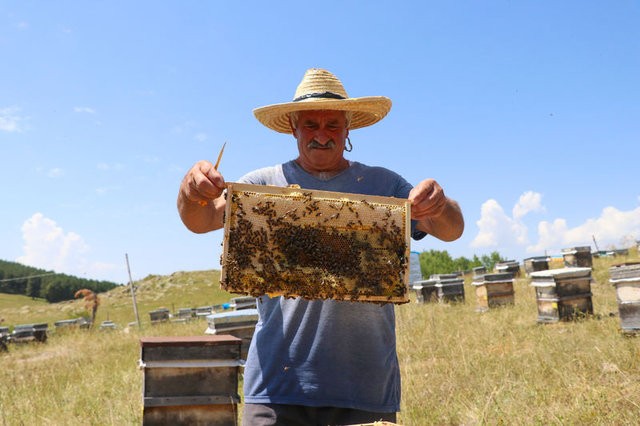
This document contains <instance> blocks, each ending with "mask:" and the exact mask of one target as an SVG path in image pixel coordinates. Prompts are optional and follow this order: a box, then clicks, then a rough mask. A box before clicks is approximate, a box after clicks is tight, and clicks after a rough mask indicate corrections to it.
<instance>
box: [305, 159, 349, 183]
mask: <svg viewBox="0 0 640 426" xmlns="http://www.w3.org/2000/svg"><path fill="white" fill-rule="evenodd" d="M295 163H296V164H297V165H298V166H299V167H300V168H301V169H302V170H304V171H305V172H307V173H309V174H310V175H311V176H313V177H315V178H317V179H320V180H329V179H331V178H332V177H334V176H337V175H339V174H340V173H342V172H343V171H345V170H346V169H348V168H349V166H350V165H351V162H350V161H348V160H346V159H344V161H342V162H341V164H340V167H337V168H335V169H331V170H319V169H310V168H306V167H304V165H303V164H302V162H301V161H300V160H299V159H296V160H295Z"/></svg>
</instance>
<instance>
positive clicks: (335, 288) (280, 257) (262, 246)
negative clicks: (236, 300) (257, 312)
mask: <svg viewBox="0 0 640 426" xmlns="http://www.w3.org/2000/svg"><path fill="white" fill-rule="evenodd" d="M410 228H411V227H410V212H409V202H408V201H407V200H405V199H399V198H392V197H378V196H370V195H359V194H347V193H339V192H327V191H311V190H305V189H300V188H281V187H274V186H264V185H248V184H238V183H230V184H228V188H227V206H226V211H225V225H224V241H223V246H224V247H223V255H222V260H221V263H222V271H221V274H220V282H221V284H222V287H223V288H224V289H225V290H228V291H230V292H232V293H239V294H248V295H251V296H261V295H264V294H268V295H269V296H272V297H273V296H285V297H302V298H306V299H335V300H352V301H360V302H373V303H406V302H408V301H409V299H408V297H407V287H408V286H407V282H408V277H409V273H408V266H409V252H410V250H409V248H410V240H409V238H410Z"/></svg>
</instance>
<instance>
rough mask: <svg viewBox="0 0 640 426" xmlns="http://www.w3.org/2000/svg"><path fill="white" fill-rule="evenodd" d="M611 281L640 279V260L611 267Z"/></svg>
mask: <svg viewBox="0 0 640 426" xmlns="http://www.w3.org/2000/svg"><path fill="white" fill-rule="evenodd" d="M609 278H610V281H611V282H616V281H620V280H630V281H633V280H640V262H625V263H621V264H618V265H613V266H612V267H610V268H609Z"/></svg>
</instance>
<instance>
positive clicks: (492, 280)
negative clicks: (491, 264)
mask: <svg viewBox="0 0 640 426" xmlns="http://www.w3.org/2000/svg"><path fill="white" fill-rule="evenodd" d="M513 281H514V278H513V274H512V273H511V272H502V273H495V274H482V275H475V276H474V277H473V281H472V284H473V286H474V287H475V289H476V300H477V303H478V307H477V309H476V310H477V311H479V312H485V311H487V310H489V309H491V308H495V307H498V306H504V305H512V304H514V302H515V300H514V299H515V291H514V289H513Z"/></svg>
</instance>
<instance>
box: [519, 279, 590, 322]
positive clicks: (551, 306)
mask: <svg viewBox="0 0 640 426" xmlns="http://www.w3.org/2000/svg"><path fill="white" fill-rule="evenodd" d="M530 277H531V285H532V286H533V287H535V290H536V300H537V305H538V322H541V323H548V322H557V321H568V320H571V319H574V318H575V317H576V316H580V315H587V314H593V303H592V300H591V298H592V294H591V268H586V267H584V268H578V267H574V268H560V269H551V270H547V271H537V272H532V273H531V274H530Z"/></svg>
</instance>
